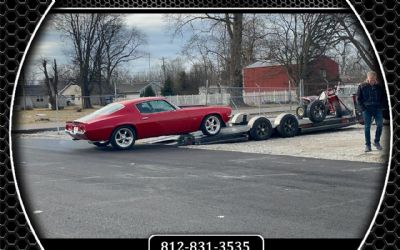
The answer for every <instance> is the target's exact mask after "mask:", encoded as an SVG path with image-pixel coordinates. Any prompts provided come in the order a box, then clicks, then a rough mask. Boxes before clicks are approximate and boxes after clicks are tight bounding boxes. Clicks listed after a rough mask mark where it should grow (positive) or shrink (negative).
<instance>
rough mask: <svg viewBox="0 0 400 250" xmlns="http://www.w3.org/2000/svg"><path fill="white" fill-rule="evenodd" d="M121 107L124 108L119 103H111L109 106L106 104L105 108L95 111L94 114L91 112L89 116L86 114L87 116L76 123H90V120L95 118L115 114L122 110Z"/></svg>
mask: <svg viewBox="0 0 400 250" xmlns="http://www.w3.org/2000/svg"><path fill="white" fill-rule="evenodd" d="M123 107H125V106H124V105H123V104H121V103H111V104H108V105H107V106H105V107H103V108H101V109H99V110H96V111H95V112H93V113H91V114H88V115H86V116H84V117H81V118H79V119H78V120H77V121H78V122H86V121H90V120H92V119H94V118H96V117H98V116H101V115H109V114H112V113H114V112H117V111H118V110H120V109H122V108H123Z"/></svg>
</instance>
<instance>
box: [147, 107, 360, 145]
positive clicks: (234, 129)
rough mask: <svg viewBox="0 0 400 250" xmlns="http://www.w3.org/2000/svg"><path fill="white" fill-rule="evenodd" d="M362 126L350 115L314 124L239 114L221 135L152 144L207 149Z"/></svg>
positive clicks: (291, 118)
mask: <svg viewBox="0 0 400 250" xmlns="http://www.w3.org/2000/svg"><path fill="white" fill-rule="evenodd" d="M359 122H360V118H359V117H357V116H355V115H347V116H343V117H340V118H337V117H327V118H326V119H325V120H324V121H322V122H319V123H313V122H311V121H310V120H309V119H308V118H303V119H298V118H297V117H296V116H294V115H293V114H289V113H282V114H280V115H278V116H277V117H267V116H262V115H250V114H245V113H238V114H236V115H234V116H233V117H232V119H231V120H230V122H229V124H227V126H226V127H224V128H222V129H221V132H220V133H219V134H218V135H215V136H205V135H203V134H202V133H201V132H194V133H190V134H185V135H179V136H166V137H162V138H156V139H154V140H153V141H152V142H150V143H161V144H170V145H205V144H216V143H232V142H243V141H248V140H267V139H269V138H270V137H272V136H280V137H294V136H297V135H301V134H306V133H313V132H320V131H329V130H334V129H340V128H344V127H349V126H352V125H355V124H358V123H359Z"/></svg>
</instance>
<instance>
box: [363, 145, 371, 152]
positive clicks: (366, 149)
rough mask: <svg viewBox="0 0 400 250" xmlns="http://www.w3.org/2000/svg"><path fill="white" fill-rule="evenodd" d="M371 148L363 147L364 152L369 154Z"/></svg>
mask: <svg viewBox="0 0 400 250" xmlns="http://www.w3.org/2000/svg"><path fill="white" fill-rule="evenodd" d="M371 151H372V149H371V146H365V149H364V152H371Z"/></svg>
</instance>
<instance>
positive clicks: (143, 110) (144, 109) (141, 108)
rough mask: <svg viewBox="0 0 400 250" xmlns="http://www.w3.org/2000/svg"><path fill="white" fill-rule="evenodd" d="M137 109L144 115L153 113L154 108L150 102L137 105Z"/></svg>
mask: <svg viewBox="0 0 400 250" xmlns="http://www.w3.org/2000/svg"><path fill="white" fill-rule="evenodd" d="M136 107H137V109H138V110H139V112H140V113H142V114H148V113H153V108H152V107H151V105H150V103H149V102H142V103H138V104H136Z"/></svg>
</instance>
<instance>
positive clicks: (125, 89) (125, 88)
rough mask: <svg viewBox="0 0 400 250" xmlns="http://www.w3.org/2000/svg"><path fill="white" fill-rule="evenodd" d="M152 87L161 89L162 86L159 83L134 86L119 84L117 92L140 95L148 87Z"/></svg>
mask: <svg viewBox="0 0 400 250" xmlns="http://www.w3.org/2000/svg"><path fill="white" fill-rule="evenodd" d="M149 85H151V86H152V87H153V89H155V88H161V86H160V84H159V83H157V82H150V83H149V82H143V83H134V84H124V83H123V84H117V92H118V93H121V94H124V93H140V92H141V91H143V90H144V89H145V88H146V87H147V86H149Z"/></svg>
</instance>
